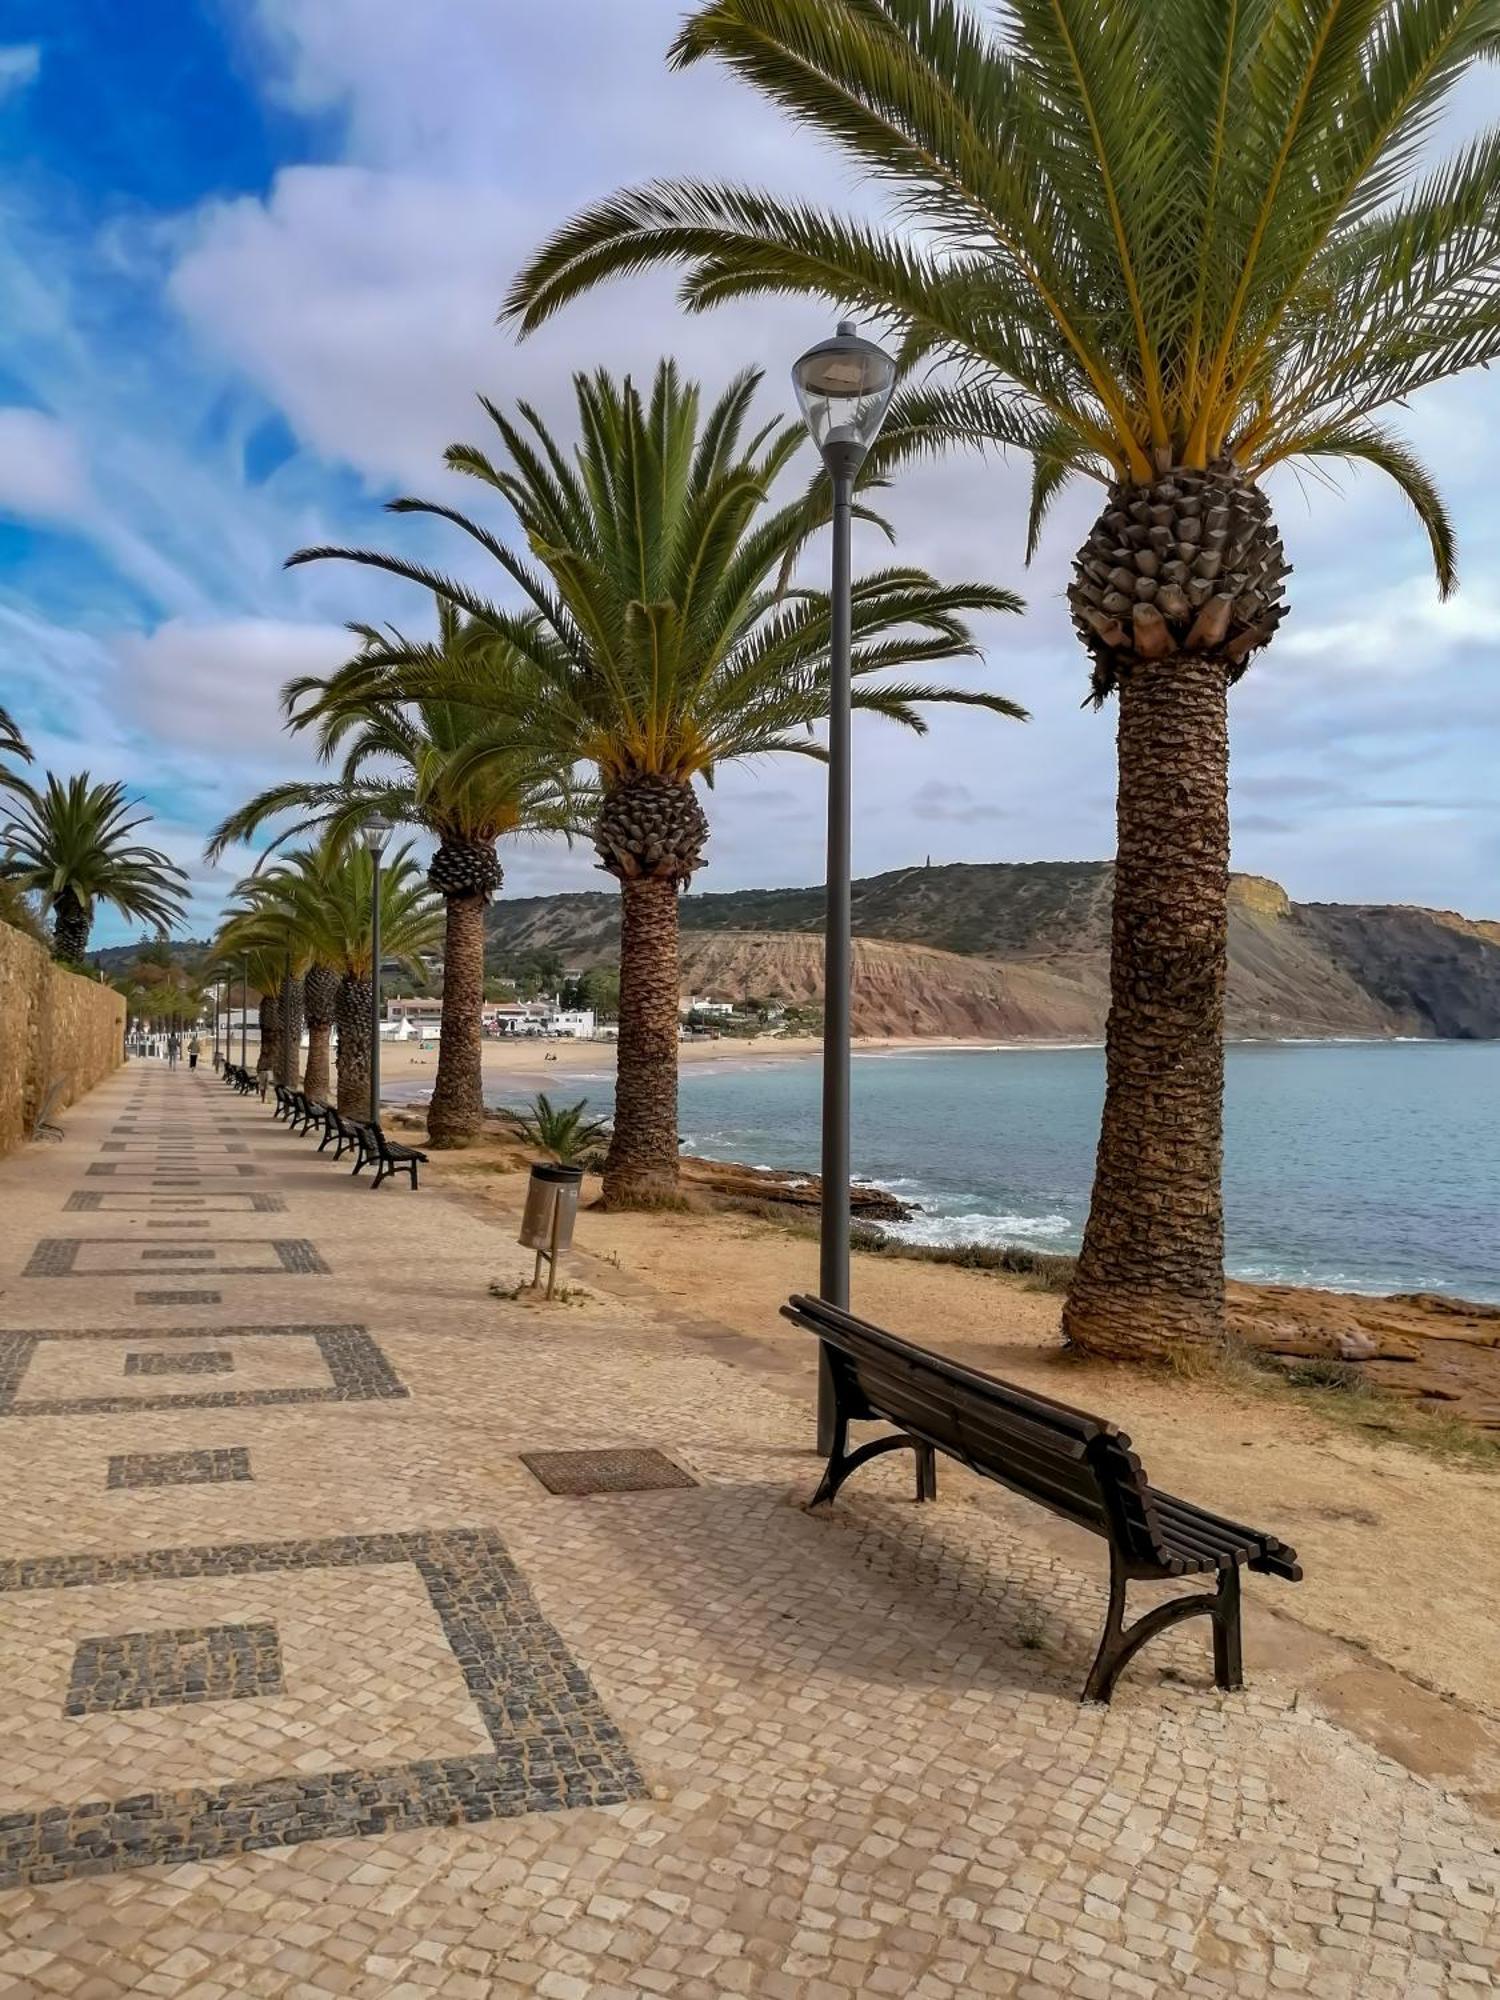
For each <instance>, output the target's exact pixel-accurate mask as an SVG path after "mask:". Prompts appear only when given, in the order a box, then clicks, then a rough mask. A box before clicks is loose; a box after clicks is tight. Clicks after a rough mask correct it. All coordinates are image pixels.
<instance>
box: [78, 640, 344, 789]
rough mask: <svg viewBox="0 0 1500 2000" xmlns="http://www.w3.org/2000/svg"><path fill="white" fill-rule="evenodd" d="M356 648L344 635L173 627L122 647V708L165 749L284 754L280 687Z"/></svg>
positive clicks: (327, 667) (328, 667)
mask: <svg viewBox="0 0 1500 2000" xmlns="http://www.w3.org/2000/svg"><path fill="white" fill-rule="evenodd" d="M352 644H353V642H352V641H351V639H350V635H349V634H348V632H346V631H345V630H344V628H343V627H342V626H340V625H303V624H293V623H290V622H288V621H286V620H282V619H275V618H232V619H223V620H220V621H218V622H214V623H202V624H194V623H191V622H189V621H188V620H186V619H181V618H173V619H169V620H168V621H167V623H166V624H164V625H158V626H157V627H156V629H155V631H153V632H147V633H131V634H128V635H126V636H125V637H123V638H121V639H120V640H119V641H118V642H117V644H116V647H115V651H116V655H117V657H118V660H119V669H118V681H117V698H118V700H119V704H120V707H121V709H122V710H123V711H124V712H125V713H126V714H127V715H129V716H130V717H131V719H132V720H133V721H134V722H135V723H137V724H138V725H139V726H140V727H141V728H143V729H145V730H147V731H149V732H150V734H151V735H153V736H156V737H160V738H162V739H164V740H165V741H167V742H170V743H178V744H182V745H184V746H186V747H187V748H189V749H193V750H216V751H218V752H219V753H220V754H221V755H222V754H227V755H229V756H231V757H232V758H234V759H235V760H240V759H244V758H247V757H253V756H264V755H266V754H268V753H273V752H274V753H278V754H280V753H281V752H282V749H283V745H284V744H285V742H286V738H285V736H284V735H283V732H282V727H281V709H280V703H279V700H278V697H279V695H280V692H281V688H282V684H283V682H285V681H287V680H290V679H291V678H292V677H293V675H296V674H326V673H330V672H331V671H332V670H333V669H334V668H335V667H337V666H339V665H341V664H342V663H343V662H344V661H345V660H347V659H348V657H349V655H350V651H351V649H352Z"/></svg>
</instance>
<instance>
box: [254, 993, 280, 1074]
mask: <svg viewBox="0 0 1500 2000" xmlns="http://www.w3.org/2000/svg"><path fill="white" fill-rule="evenodd" d="M277 1013H278V1010H277V1006H276V995H275V994H274V993H262V994H261V996H260V1053H259V1054H258V1055H257V1056H256V1058H255V1074H256V1075H257V1076H265V1075H267V1074H268V1072H269V1071H271V1070H272V1069H274V1068H275V1067H276V1054H277V1043H278V1041H279V1039H280V1031H281V1024H280V1022H279V1020H278V1019H277Z"/></svg>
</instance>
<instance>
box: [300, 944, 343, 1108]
mask: <svg viewBox="0 0 1500 2000" xmlns="http://www.w3.org/2000/svg"><path fill="white" fill-rule="evenodd" d="M338 990H339V976H338V974H337V973H336V972H335V971H334V970H333V969H332V967H331V966H327V965H317V964H314V965H310V966H309V967H308V968H307V972H306V975H305V977H304V978H303V981H302V997H303V1000H304V1002H305V1004H306V1008H307V1067H306V1069H305V1070H304V1071H303V1073H302V1088H303V1089H304V1090H305V1091H306V1093H307V1095H308V1096H309V1097H311V1098H312V1099H313V1100H314V1101H315V1102H316V1103H318V1104H326V1103H327V1102H328V1092H329V1087H330V1086H329V1065H328V1044H329V1041H330V1039H331V1037H332V1034H333V1018H334V1010H335V1008H336V1006H337V1004H338Z"/></svg>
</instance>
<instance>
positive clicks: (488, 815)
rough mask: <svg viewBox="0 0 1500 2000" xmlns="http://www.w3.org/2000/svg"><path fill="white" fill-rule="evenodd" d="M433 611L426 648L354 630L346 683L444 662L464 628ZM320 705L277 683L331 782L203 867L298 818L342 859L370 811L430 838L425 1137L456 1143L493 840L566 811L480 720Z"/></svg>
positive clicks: (531, 764) (424, 707) (525, 757)
mask: <svg viewBox="0 0 1500 2000" xmlns="http://www.w3.org/2000/svg"><path fill="white" fill-rule="evenodd" d="M437 610H438V636H437V640H436V642H435V643H434V644H422V643H414V642H412V641H409V640H407V639H405V638H403V637H402V635H401V634H400V633H399V632H394V631H387V632H381V631H378V630H376V629H375V628H374V627H371V626H355V627H353V628H352V629H353V630H354V631H355V632H356V633H357V634H358V635H359V636H360V638H361V640H362V642H363V643H362V645H361V649H360V652H359V654H358V655H357V657H356V658H355V659H354V660H353V661H351V662H350V666H349V668H348V669H347V670H346V674H347V676H349V677H351V678H355V679H358V680H359V681H360V682H361V684H362V685H365V686H367V687H368V686H370V684H371V675H372V673H373V672H384V671H387V670H389V669H390V668H392V667H394V666H395V665H397V664H404V663H407V662H414V663H418V664H420V665H421V666H423V667H425V668H427V669H429V670H431V669H434V668H437V667H440V666H441V665H442V663H443V662H444V661H445V660H447V659H450V658H455V659H456V657H457V656H458V655H459V654H460V653H461V652H462V650H463V648H464V646H465V645H466V643H467V639H466V634H465V620H464V619H463V618H462V616H461V615H460V614H459V613H458V612H457V611H456V610H455V609H454V608H453V606H452V605H450V604H449V603H448V602H447V601H446V600H445V599H443V598H441V597H440V598H439V599H438V605H437ZM323 695H324V683H323V682H322V681H320V680H316V679H314V678H311V677H304V678H300V679H298V680H294V681H289V682H288V683H287V685H286V687H285V688H284V689H283V691H282V700H283V706H284V707H285V709H286V711H287V714H288V717H289V720H290V725H291V727H292V728H293V729H294V730H296V729H303V728H307V727H309V726H311V725H313V724H314V723H317V724H318V725H319V738H318V749H319V754H320V756H321V757H322V758H323V759H324V760H325V761H328V760H331V759H332V758H334V757H335V756H336V755H337V754H339V753H340V752H342V753H343V763H342V768H341V771H340V774H339V776H338V778H337V779H335V780H333V781H330V782H307V781H294V782H291V783H288V784H283V785H275V786H272V787H271V788H270V789H269V790H267V791H264V792H261V793H259V794H258V795H257V796H256V797H255V798H253V799H251V800H250V801H249V802H248V803H247V804H246V805H244V806H242V807H241V808H240V809H239V810H238V811H237V812H234V813H231V814H230V815H229V817H228V818H227V819H225V820H224V822H223V823H222V825H220V826H219V827H218V828H217V829H216V830H215V832H214V834H213V836H212V838H211V840H210V842H209V848H208V852H209V856H210V858H214V857H216V856H217V855H218V854H220V853H221V852H222V851H223V849H224V848H225V847H226V846H227V845H228V844H229V843H230V842H231V841H233V840H245V839H248V838H249V837H250V836H251V835H252V834H254V833H255V832H257V831H258V830H259V829H260V828H262V827H264V826H265V825H266V824H267V823H268V822H269V821H271V820H274V819H278V818H283V817H285V816H287V815H289V814H293V815H296V816H297V817H296V819H295V823H294V824H293V825H292V826H291V827H290V828H288V829H287V833H295V832H298V831H302V830H304V829H306V828H308V827H311V826H325V827H327V828H328V829H329V831H330V833H331V835H332V837H333V839H334V841H335V844H336V845H337V846H339V847H341V848H342V847H343V846H344V845H346V844H347V843H348V842H350V841H352V840H354V839H355V838H356V837H357V835H358V832H359V829H360V827H361V825H362V824H363V822H364V821H365V820H366V819H367V818H369V816H370V815H371V814H372V813H376V812H379V813H382V814H384V815H385V817H386V818H388V819H391V820H394V821H401V822H405V823H406V824H407V825H410V826H417V827H420V828H422V829H423V831H424V832H427V833H429V834H431V835H432V836H433V838H434V839H435V840H436V842H437V852H436V853H435V854H434V856H433V858H432V863H431V865H430V867H429V869H428V879H429V881H430V882H431V883H432V886H433V887H434V888H435V889H436V890H438V892H439V893H440V894H441V895H442V897H443V903H444V909H445V912H446V924H445V931H444V941H443V1011H442V1032H441V1035H440V1037H439V1042H438V1067H437V1076H436V1078H435V1079H434V1082H433V1088H432V1101H431V1104H430V1106H429V1109H428V1114H427V1130H428V1138H429V1140H430V1142H431V1143H432V1145H433V1146H435V1147H455V1146H467V1145H469V1144H471V1143H472V1142H473V1140H474V1139H475V1137H476V1136H477V1135H478V1134H479V1132H480V1131H481V1130H482V1128H483V1125H484V1077H483V1068H482V1056H483V1044H482V1034H481V1031H482V1022H483V1003H484V913H485V910H486V908H487V906H488V904H489V900H490V898H491V896H493V895H495V894H496V893H497V892H498V891H499V888H500V885H501V882H502V880H503V879H504V877H503V870H502V868H501V865H500V860H499V857H498V855H497V854H496V852H495V846H496V842H497V841H499V840H501V839H504V838H507V837H511V836H514V835H517V834H525V833H537V832H566V831H569V830H570V829H571V825H572V819H573V813H574V807H573V805H572V802H571V800H570V797H569V794H568V790H567V787H566V785H565V784H564V783H563V782H562V781H561V780H560V779H559V776H558V773H557V767H556V765H555V764H554V763H553V762H551V761H550V760H549V759H548V757H547V756H546V755H545V754H539V753H538V751H537V750H536V749H535V748H533V747H532V746H530V745H528V744H527V743H526V742H524V741H520V740H518V739H516V738H515V737H514V735H512V736H511V738H510V739H509V740H508V742H507V744H506V746H505V754H503V755H502V754H500V750H499V747H498V745H497V743H496V739H495V734H494V731H493V727H492V725H491V721H490V718H489V717H480V716H477V715H476V714H475V713H474V712H472V711H471V710H469V709H466V708H465V707H464V706H463V705H462V704H461V703H455V702H452V701H445V700H430V701H425V700H424V701H412V702H408V701H405V700H402V699H399V698H394V697H390V696H388V695H386V694H385V693H384V692H381V691H375V690H373V689H372V691H371V692H370V693H369V695H368V698H365V699H361V700H357V701H346V702H344V703H342V704H340V705H339V707H338V709H337V712H336V713H335V712H334V711H333V710H331V709H329V708H328V707H327V705H326V704H325V703H324V701H323ZM479 735H485V736H486V740H488V741H489V742H490V743H491V745H492V746H493V747H494V748H495V752H496V754H495V755H493V756H492V757H491V758H490V759H489V760H488V761H487V762H486V764H485V766H484V768H483V769H482V770H475V769H474V768H472V766H470V765H468V764H467V763H466V762H465V759H466V757H467V752H468V750H469V747H470V745H471V744H472V743H473V741H474V740H475V739H476V737H477V736H479ZM281 837H282V838H285V837H287V834H286V833H284V834H283V835H282V836H281Z"/></svg>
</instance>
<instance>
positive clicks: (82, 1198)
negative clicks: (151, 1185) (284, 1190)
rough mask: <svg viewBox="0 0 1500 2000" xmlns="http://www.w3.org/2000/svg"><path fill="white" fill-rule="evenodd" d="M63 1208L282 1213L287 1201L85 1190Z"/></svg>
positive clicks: (145, 1212) (101, 1212)
mask: <svg viewBox="0 0 1500 2000" xmlns="http://www.w3.org/2000/svg"><path fill="white" fill-rule="evenodd" d="M63 1207H64V1209H65V1210H66V1211H67V1212H68V1213H70V1214H74V1215H94V1214H98V1215H151V1214H158V1215H159V1214H161V1213H163V1212H164V1211H170V1212H171V1213H173V1214H181V1213H185V1212H189V1211H197V1212H201V1213H204V1214H209V1215H252V1214H253V1215H282V1214H284V1213H285V1212H286V1202H285V1200H284V1199H283V1197H282V1196H281V1195H279V1194H240V1193H238V1192H235V1191H229V1190H225V1191H222V1192H220V1193H216V1194H213V1195H178V1194H150V1193H142V1194H95V1193H93V1192H92V1191H90V1190H87V1189H82V1190H78V1191H76V1192H74V1193H73V1194H70V1195H69V1196H68V1198H67V1200H66V1201H65V1202H64V1203H63Z"/></svg>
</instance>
